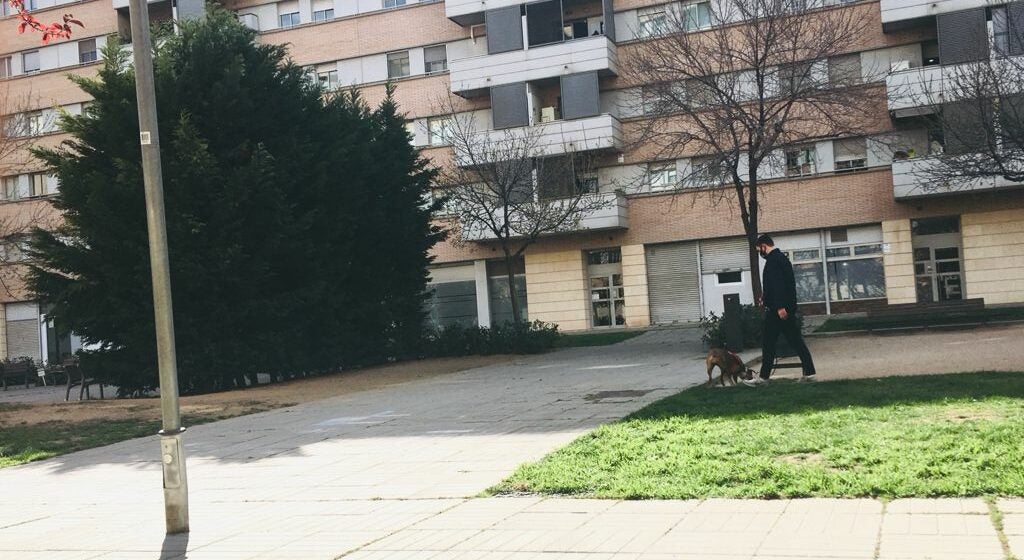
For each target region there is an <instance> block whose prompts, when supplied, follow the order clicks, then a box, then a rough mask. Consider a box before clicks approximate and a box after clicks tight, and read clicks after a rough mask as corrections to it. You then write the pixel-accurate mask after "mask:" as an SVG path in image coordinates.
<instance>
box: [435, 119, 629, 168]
mask: <svg viewBox="0 0 1024 560" xmlns="http://www.w3.org/2000/svg"><path fill="white" fill-rule="evenodd" d="M474 136H475V137H474V138H473V139H471V140H470V141H469V144H470V145H473V146H481V147H483V146H485V145H495V146H498V147H499V148H498V149H496V150H494V152H493V153H488V150H486V148H483V149H481V150H478V151H477V152H476V153H475V154H473V155H472V156H470V155H469V154H464V153H457V154H455V163H456V164H457V165H459V166H462V167H468V166H471V165H473V164H479V163H482V162H481V159H487V158H493V159H501V158H500V157H496V156H495V154H503V153H505V154H507V153H510V152H513V151H516V150H511V149H508V148H506V149H501V147H503V146H518V147H525V148H523V149H528V150H529V157H547V156H556V155H564V154H570V153H577V152H583V151H589V150H621V149H622V147H623V140H622V124H621V123H619V119H617V118H615V117H613V116H612V115H609V114H603V115H597V116H594V117H587V118H582V119H574V120H567V121H552V122H546V123H541V124H536V125H532V126H521V127H515V128H506V129H503V130H483V131H480V132H476V133H474ZM481 152H482V153H484V154H485V155H483V157H481Z"/></svg>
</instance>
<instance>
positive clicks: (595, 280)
mask: <svg viewBox="0 0 1024 560" xmlns="http://www.w3.org/2000/svg"><path fill="white" fill-rule="evenodd" d="M590 309H591V320H592V324H593V325H594V326H595V327H611V326H620V327H621V326H624V325H625V324H626V300H625V295H624V293H623V289H622V275H621V274H609V275H607V276H605V275H601V276H591V277H590Z"/></svg>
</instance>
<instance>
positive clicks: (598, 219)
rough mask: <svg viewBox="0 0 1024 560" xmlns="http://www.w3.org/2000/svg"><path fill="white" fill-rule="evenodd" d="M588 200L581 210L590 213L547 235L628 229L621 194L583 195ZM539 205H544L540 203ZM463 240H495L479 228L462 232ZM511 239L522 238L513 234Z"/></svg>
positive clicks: (568, 201) (562, 201) (625, 208)
mask: <svg viewBox="0 0 1024 560" xmlns="http://www.w3.org/2000/svg"><path fill="white" fill-rule="evenodd" d="M583 196H584V197H586V198H588V199H589V200H584V201H581V202H582V203H581V204H580V207H581V208H589V209H592V210H591V211H590V212H580V214H582V215H581V216H579V218H580V219H579V221H578V222H575V223H568V224H565V226H564V227H563V228H559V230H558V231H554V232H549V233H548V234H547V235H557V234H560V233H561V234H568V233H575V232H580V231H600V230H610V229H625V228H628V227H629V201H628V199H627V198H626V196H625V195H624V194H622V193H621V192H614V193H595V194H587V195H583ZM574 200H575V199H567V200H554V201H550V202H546V204H553V205H558V204H570V203H571V202H572V201H574ZM539 204H545V202H541V203H539ZM464 235H465V238H466V239H468V240H471V241H492V240H494V239H497V236H495V235H494V232H493V231H491V230H490V229H485V228H480V229H477V230H467V231H465V232H464ZM513 237H522V236H521V235H515V234H513Z"/></svg>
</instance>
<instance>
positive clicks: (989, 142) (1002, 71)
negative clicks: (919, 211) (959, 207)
mask: <svg viewBox="0 0 1024 560" xmlns="http://www.w3.org/2000/svg"><path fill="white" fill-rule="evenodd" d="M1022 21H1024V3H1022V2H1016V3H1011V4H1009V5H1007V6H1003V7H996V8H993V9H992V26H993V31H994V33H993V34H992V35H989V33H988V30H987V29H986V27H985V26H984V25H981V26H979V27H980V29H979V30H978V31H976V32H975V33H974V34H973V36H969V37H970V40H969V41H965V45H966V46H965V49H964V50H965V51H966V58H970V59H972V60H969V61H963V62H961V61H952V62H953V64H945V62H946V61H945V60H944V61H943V63H944V64H945V65H944V66H941V67H934V70H933V71H932V75H933V76H934V77H932V78H930V79H929V78H925V77H924V75H923V74H922V79H920V80H919V81H913V80H904V81H906V82H907V83H901V84H899V87H895V88H890V98H891V99H895V100H902V101H903V102H904V104H905V105H909V106H915V107H918V108H919V110H920V112H922V113H924V115H923V116H921V117H920V119H919V120H920V121H921V122H922V124H924V125H925V126H926V127H927V128H928V129H929V131H930V140H931V141H930V146H929V149H928V150H927V152H928V155H929V156H930V157H929V159H928V160H927V162H923V163H922V164H920V165H915V166H914V167H913V168H912V174H913V176H914V179H915V182H916V183H917V187H916V188H918V189H920V190H922V191H924V192H928V191H956V190H970V189H973V188H975V187H977V186H981V185H983V184H984V183H986V182H989V181H993V180H996V181H998V180H1000V179H1002V180H1005V181H1007V182H1012V183H1020V182H1024V28H1022V26H1020V25H1013V23H1014V22H1022ZM981 23H982V24H984V20H983V19H982V21H981Z"/></svg>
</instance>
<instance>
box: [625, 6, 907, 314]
mask: <svg viewBox="0 0 1024 560" xmlns="http://www.w3.org/2000/svg"><path fill="white" fill-rule="evenodd" d="M822 2H823V0H714V1H712V2H711V3H710V7H709V8H704V6H707V4H703V5H701V4H694V5H688V6H683V7H681V8H678V7H677V8H674V9H668V10H667V11H666V13H665V15H664V17H662V18H658V19H653V20H648V21H645V22H642V23H641V29H640V30H639V31H640V34H641V35H646V36H649V37H650V38H649V39H648V40H646V41H643V42H640V43H638V44H637V45H636V47H635V52H633V53H631V56H630V57H629V58H628V59H627V60H626V68H625V73H624V77H625V78H626V79H627V81H628V82H629V83H630V85H635V86H640V88H639V94H637V95H632V96H631V97H630V101H628V103H632V104H633V105H634V107H633V109H634V113H642V114H644V115H645V116H646V117H647V118H646V119H645V120H643V121H642V124H640V125H639V127H640V130H639V131H638V132H637V133H636V134H635V138H634V139H633V141H634V142H635V144H636V149H637V151H638V152H640V153H642V154H643V156H644V157H646V158H648V159H671V160H675V159H676V158H679V157H682V156H686V155H690V156H696V157H698V158H699V159H698V160H697V161H698V163H699V164H698V165H693V166H691V171H690V173H683V174H681V176H680V177H679V182H678V183H677V184H676V185H675V187H676V188H677V189H679V190H683V189H692V188H694V187H701V188H706V187H712V188H708V189H706V190H702V191H701V192H702V194H707V195H708V197H709V198H710V200H711V202H712V204H715V203H719V202H728V203H734V204H735V205H736V206H737V207H738V209H739V214H740V217H741V220H742V224H743V230H744V232H745V234H746V237H747V239H748V241H749V245H750V250H749V257H750V266H751V270H753V271H756V270H758V263H757V252H756V249H755V248H754V241H755V239H756V238H757V236H758V233H759V230H758V219H759V213H760V210H761V202H760V187H761V184H762V182H763V181H764V180H765V179H766V178H768V177H771V176H776V177H777V176H779V175H780V173H778V171H779V170H784V171H787V172H788V173H787V174H801V173H802V170H801V169H800V167H801V166H802V165H807V162H804V161H801V160H800V157H801V156H800V155H799V152H797V155H796V156H795V157H794V156H790V157H789V161H787V155H786V153H785V150H786V148H787V147H790V148H797V147H799V146H800V145H801V144H804V143H811V142H815V141H817V140H823V139H828V138H835V137H842V136H853V135H861V134H864V133H866V132H867V131H868V130H871V129H876V130H877V129H879V128H881V129H884V128H887V127H888V115H887V114H885V111H884V106H885V105H884V104H885V99H884V91H883V90H882V89H881V88H879V87H877V85H876V86H871V85H867V83H866V82H870V81H871V80H869V79H866V76H865V74H867V69H862V68H861V64H860V59H859V57H858V56H857V55H856V52H857V47H856V45H857V44H858V43H859V42H860V39H861V35H862V34H864V33H865V32H867V31H868V30H869V24H870V21H871V18H869V17H866V15H867V12H866V10H867V9H870V6H868V7H867V8H865V7H864V6H835V7H832V6H823V5H822ZM829 3H830V4H836V3H837V2H829ZM848 53H852V54H853V55H852V56H850V55H848ZM624 58H625V57H624ZM880 107H881V108H882V110H881V111H880V110H879V108H880ZM872 113H873V114H875V115H878V114H879V113H881V114H882V115H883V116H884V117H885V119H884V120H885V123H884V124H882V123H881V122H879V121H876V122H875V123H874V124H872V123H871V122H870V121H871V119H870V118H869V116H870V115H871V114H872ZM773 170H774V173H772V171H773ZM752 281H753V292H754V298H755V301H760V296H761V282H760V278H758V275H757V274H753V275H752Z"/></svg>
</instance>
